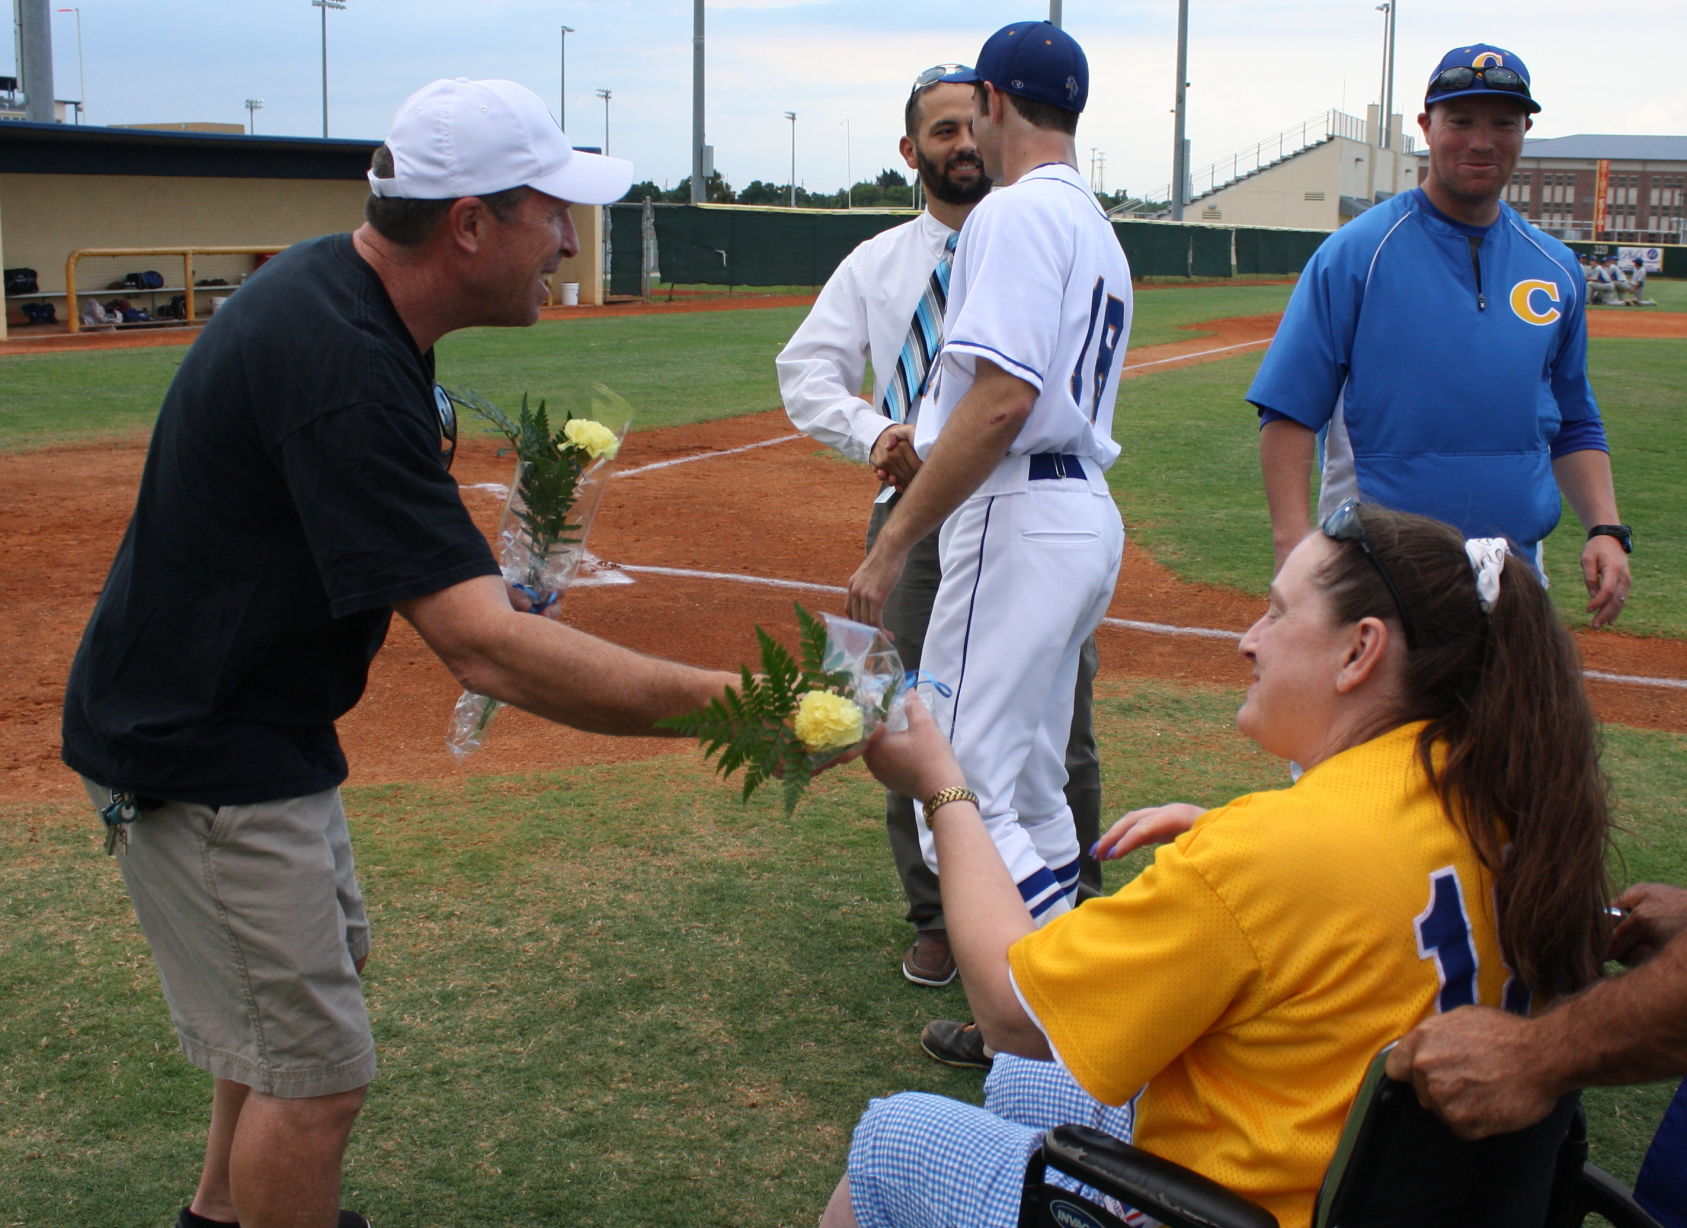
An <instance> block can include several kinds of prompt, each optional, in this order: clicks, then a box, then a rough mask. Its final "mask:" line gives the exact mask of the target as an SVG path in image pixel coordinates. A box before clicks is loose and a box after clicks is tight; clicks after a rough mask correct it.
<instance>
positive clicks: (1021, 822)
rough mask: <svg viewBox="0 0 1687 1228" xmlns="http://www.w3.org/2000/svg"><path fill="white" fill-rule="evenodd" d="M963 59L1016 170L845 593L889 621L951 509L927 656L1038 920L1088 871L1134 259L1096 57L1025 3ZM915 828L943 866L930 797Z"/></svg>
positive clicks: (981, 139)
mask: <svg viewBox="0 0 1687 1228" xmlns="http://www.w3.org/2000/svg"><path fill="white" fill-rule="evenodd" d="M952 79H953V80H955V81H960V82H969V83H974V112H973V133H974V137H975V139H976V140H977V142H978V148H979V152H980V154H981V155H982V156H983V159H984V166H985V170H986V171H987V172H988V173H989V174H990V176H991V178H993V179H995V180H996V182H997V183H998V184H1005V185H1009V186H1006V187H1004V188H1002V189H1000V190H998V191H996V192H995V193H993V194H992V195H991V196H990V197H988V198H987V199H985V200H984V201H982V202H981V203H980V204H979V205H978V206H977V207H976V208H974V209H973V211H972V213H971V215H970V216H969V217H968V218H967V221H966V224H965V226H964V227H963V228H962V230H961V238H960V242H959V245H958V246H957V248H956V253H955V263H954V270H953V274H952V276H951V280H950V286H949V297H948V308H947V311H946V314H945V316H944V322H943V337H944V340H943V346H942V349H941V351H940V352H939V355H938V359H937V362H936V364H935V366H934V369H933V374H932V378H931V380H930V382H929V384H928V387H927V392H926V394H925V397H924V398H923V400H922V401H921V403H920V406H919V410H918V413H917V416H916V426H915V434H914V449H915V451H916V453H917V454H918V455H919V456H920V457H921V459H922V462H923V463H922V466H921V469H920V476H919V480H918V481H917V482H914V483H913V484H911V485H910V486H909V487H908V490H907V491H906V493H905V494H904V495H903V496H902V498H901V499H900V500H899V502H898V504H897V507H896V510H895V511H894V512H892V513H891V515H890V517H889V518H888V519H887V520H886V522H885V525H884V527H883V529H882V530H881V531H880V533H879V536H878V540H877V541H876V542H875V543H874V546H873V549H872V550H871V551H870V552H869V554H868V556H867V559H866V561H865V562H863V563H862V565H861V567H860V568H859V569H858V570H857V571H856V573H855V575H854V576H852V577H851V579H850V583H849V598H848V610H849V614H850V617H852V618H856V619H859V620H861V621H864V622H872V623H877V622H879V620H880V617H881V614H882V612H883V609H884V604H885V599H886V597H887V595H888V594H889V593H890V591H891V590H892V588H893V587H894V586H895V584H896V582H897V579H898V577H899V576H900V574H901V572H902V569H903V565H904V561H905V559H906V558H907V555H908V551H909V550H910V549H911V548H912V547H913V545H914V544H915V543H916V542H918V541H919V540H920V539H921V538H922V537H924V536H925V535H926V534H927V533H929V532H931V531H932V530H933V529H935V528H937V527H938V526H939V525H941V526H942V531H941V534H940V537H939V549H940V554H941V559H942V580H941V583H940V584H939V586H938V591H937V596H936V600H935V603H934V605H933V609H932V616H931V624H930V627H929V629H928V632H927V636H926V643H925V650H924V658H923V667H924V669H925V670H926V671H927V672H929V673H931V674H932V675H934V676H935V677H937V678H939V679H941V680H943V681H944V682H946V683H948V684H949V685H950V686H951V687H953V689H954V712H953V718H952V722H951V727H950V729H949V731H948V732H949V736H950V740H951V741H952V742H953V744H954V746H955V752H956V755H957V758H958V759H959V761H960V764H961V766H962V768H963V770H964V771H965V773H966V776H967V780H968V782H969V783H970V785H971V786H972V788H973V789H974V790H976V791H977V793H978V796H979V809H980V811H981V813H982V814H983V815H984V817H985V821H986V823H987V825H988V826H989V828H990V831H991V834H992V836H993V837H994V839H995V842H996V846H997V848H998V850H999V851H1000V853H1001V855H1002V859H1003V860H1004V862H1006V864H1007V867H1008V870H1009V872H1010V873H1011V874H1012V875H1013V878H1014V881H1015V882H1016V883H1017V884H1018V886H1019V891H1020V894H1021V895H1022V896H1023V897H1024V899H1025V901H1026V904H1027V906H1028V908H1029V909H1030V910H1031V913H1032V915H1033V916H1034V917H1036V918H1037V920H1038V921H1039V923H1040V922H1043V921H1047V920H1049V919H1051V918H1053V917H1054V916H1056V915H1058V914H1060V913H1062V912H1064V911H1066V910H1067V909H1068V908H1069V907H1070V906H1071V902H1072V898H1073V895H1074V893H1075V891H1076V887H1077V881H1078V844H1077V840H1076V837H1075V834H1074V830H1073V823H1072V812H1071V810H1070V809H1069V808H1068V806H1067V804H1066V801H1065V798H1064V797H1063V796H1062V786H1063V785H1064V784H1065V782H1066V770H1065V767H1064V763H1063V759H1064V751H1065V747H1066V741H1067V733H1068V729H1069V727H1070V724H1071V718H1072V694H1073V684H1074V680H1075V678H1076V675H1077V670H1078V655H1079V650H1080V648H1081V646H1082V644H1083V642H1084V640H1085V638H1087V637H1088V636H1089V635H1090V634H1091V633H1092V632H1093V631H1094V630H1095V628H1096V626H1097V625H1098V624H1099V623H1100V621H1101V617H1102V615H1103V613H1104V612H1105V611H1106V608H1107V603H1108V601H1109V599H1110V598H1111V597H1112V593H1113V586H1114V583H1115V581H1116V580H1117V578H1118V571H1119V563H1120V560H1121V558H1122V556H1123V553H1124V526H1123V524H1122V523H1121V521H1120V519H1119V512H1118V509H1117V507H1116V506H1115V505H1114V503H1113V499H1112V496H1111V495H1110V494H1109V492H1108V489H1107V484H1106V480H1105V477H1104V471H1105V469H1106V468H1107V466H1109V465H1110V464H1112V462H1113V460H1114V459H1115V458H1116V457H1117V456H1118V454H1119V448H1118V445H1117V444H1115V443H1114V442H1113V438H1112V422H1113V402H1114V399H1115V397H1116V395H1117V392H1118V382H1119V373H1120V370H1121V368H1122V366H1123V359H1124V353H1125V340H1126V337H1127V336H1128V335H1129V331H1130V316H1131V283H1130V267H1129V265H1128V264H1127V263H1126V261H1125V256H1124V253H1123V252H1122V251H1121V250H1120V248H1119V244H1118V240H1117V239H1116V238H1115V237H1114V234H1113V230H1112V227H1111V225H1110V224H1109V223H1108V221H1107V219H1106V215H1105V213H1104V212H1103V211H1102V209H1101V208H1100V206H1099V205H1098V204H1097V203H1096V200H1095V197H1094V195H1093V194H1092V193H1091V192H1090V190H1089V187H1088V186H1087V185H1086V184H1085V182H1084V180H1083V177H1082V176H1081V175H1080V174H1079V173H1078V170H1077V149H1076V143H1075V140H1074V134H1075V131H1076V127H1077V117H1078V114H1079V113H1080V112H1081V111H1082V110H1083V107H1084V102H1085V100H1086V98H1087V96H1088V92H1089V70H1088V65H1087V63H1086V61H1085V58H1084V53H1083V50H1082V49H1081V48H1080V47H1079V46H1078V44H1077V43H1076V42H1075V41H1073V39H1072V38H1071V36H1070V35H1068V34H1066V33H1065V32H1064V31H1062V30H1061V29H1059V27H1057V26H1054V25H1051V24H1049V23H1048V22H1016V23H1014V24H1013V25H1009V26H1005V27H1003V28H1002V29H1001V30H998V31H997V32H996V33H995V34H993V35H992V36H991V37H990V38H989V40H988V41H986V43H985V44H984V47H983V50H982V51H981V52H980V54H979V59H978V67H977V68H976V69H975V70H974V71H972V72H965V71H963V72H959V73H956V74H953V76H952ZM921 828H922V830H921V835H922V847H923V849H924V851H925V855H926V860H927V863H928V864H933V868H935V869H939V871H940V870H941V868H940V867H937V866H935V864H934V862H935V858H934V854H933V850H932V845H931V840H930V833H929V832H928V831H926V830H925V829H924V823H923V818H922V823H921ZM955 941H956V942H957V944H964V943H965V941H966V939H965V937H964V936H956V937H955Z"/></svg>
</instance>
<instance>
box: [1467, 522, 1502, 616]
mask: <svg viewBox="0 0 1687 1228" xmlns="http://www.w3.org/2000/svg"><path fill="white" fill-rule="evenodd" d="M1464 552H1465V555H1466V557H1468V558H1469V559H1470V571H1471V574H1472V575H1473V576H1475V577H1476V600H1477V602H1478V603H1479V604H1480V605H1481V607H1482V613H1484V614H1491V613H1493V610H1494V602H1496V601H1498V600H1499V597H1500V572H1501V571H1503V570H1504V569H1505V556H1506V552H1507V547H1506V542H1505V538H1503V537H1472V538H1470V539H1468V540H1467V541H1466V542H1465V543H1464Z"/></svg>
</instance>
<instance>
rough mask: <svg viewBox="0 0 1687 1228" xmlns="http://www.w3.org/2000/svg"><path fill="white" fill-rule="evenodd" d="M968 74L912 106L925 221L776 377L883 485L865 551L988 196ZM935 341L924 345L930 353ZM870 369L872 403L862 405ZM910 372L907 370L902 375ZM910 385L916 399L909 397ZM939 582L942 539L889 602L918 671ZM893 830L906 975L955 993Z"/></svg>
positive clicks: (853, 286)
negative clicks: (964, 232) (967, 242)
mask: <svg viewBox="0 0 1687 1228" xmlns="http://www.w3.org/2000/svg"><path fill="white" fill-rule="evenodd" d="M965 67H966V66H965V65H961V64H939V65H936V66H934V67H932V68H928V69H926V70H925V71H924V72H922V73H920V74H919V75H918V76H917V77H916V78H915V79H914V83H913V86H912V88H911V89H910V91H909V94H908V99H907V102H906V104H905V105H904V135H903V137H902V140H901V142H900V152H901V154H902V158H903V161H904V162H906V163H907V165H908V166H909V167H910V168H912V169H913V170H914V171H915V172H916V173H917V174H918V175H919V177H920V182H921V184H922V186H923V187H924V189H925V194H926V210H925V212H923V213H921V214H920V216H919V217H917V218H915V219H914V220H913V221H910V222H904V223H902V224H901V225H898V226H893V227H890V228H889V229H887V230H883V231H881V232H879V233H878V234H876V235H874V236H873V237H872V238H870V239H867V240H866V241H864V242H863V243H861V244H860V245H859V246H857V247H856V248H855V250H854V251H852V252H850V254H849V255H848V256H847V257H845V258H844V261H843V263H842V264H840V265H839V266H838V268H837V270H836V272H834V273H833V274H832V276H831V278H830V279H829V280H828V281H827V283H826V285H825V288H824V289H822V290H821V292H820V296H819V298H818V299H817V300H816V302H815V304H814V308H813V310H812V311H811V312H809V314H808V317H807V318H806V319H805V320H804V321H803V323H802V325H801V327H799V328H798V329H797V331H796V332H795V333H794V334H793V335H792V337H791V340H790V342H789V343H788V344H787V345H786V346H785V348H784V350H783V351H782V352H781V353H780V355H779V359H778V362H777V364H776V365H777V367H778V372H779V391H780V394H781V396H782V398H783V401H784V406H785V412H786V414H787V415H789V417H790V419H791V422H792V424H793V425H795V426H796V427H797V428H798V429H799V430H802V431H803V432H805V433H807V434H808V435H810V436H812V437H813V438H815V439H816V440H818V441H820V442H821V443H824V444H827V445H828V446H830V447H833V448H836V449H837V450H838V451H839V452H841V453H842V454H843V455H845V456H847V457H849V458H850V459H852V460H856V461H861V462H864V463H866V464H870V465H871V466H872V467H873V469H874V471H875V472H876V473H877V475H878V477H879V480H880V481H881V482H883V483H884V486H883V488H882V489H881V490H880V492H879V496H878V498H877V499H876V500H875V501H874V504H873V510H872V517H871V520H870V521H869V524H868V530H867V548H868V549H869V550H871V549H872V547H873V543H874V541H875V540H877V538H878V533H879V530H880V529H881V528H882V527H883V525H884V522H885V520H886V519H888V518H889V516H890V514H891V512H892V511H894V510H895V507H896V503H897V500H898V498H899V495H900V492H901V490H902V489H903V488H904V487H905V486H906V485H907V484H908V482H909V481H911V480H912V478H913V475H914V473H915V472H916V471H917V470H918V467H919V463H920V462H919V457H918V456H917V455H916V454H915V452H914V447H913V435H914V425H913V419H912V416H911V413H910V410H911V409H912V408H913V404H912V403H913V402H917V399H918V395H919V388H918V384H919V382H920V377H921V376H922V375H923V374H924V373H925V371H926V370H927V369H928V365H929V361H930V357H931V349H926V350H924V352H922V353H920V354H919V355H918V356H917V358H916V357H914V356H913V355H912V354H911V348H910V347H911V346H913V345H914V344H915V340H914V339H913V334H914V331H915V330H917V329H921V328H924V327H925V326H926V325H927V324H929V325H930V326H931V333H932V334H934V333H935V332H936V330H937V329H938V328H940V327H941V324H942V314H943V312H942V308H941V307H940V306H938V307H936V317H935V318H934V319H933V318H927V317H922V315H921V313H925V312H929V310H930V309H931V308H930V306H929V305H928V303H927V301H926V296H927V295H928V294H929V293H930V290H929V287H930V285H931V283H932V279H933V278H934V276H939V275H941V277H942V279H943V280H944V281H946V279H947V275H948V271H949V270H948V262H949V261H950V260H951V258H952V252H953V250H954V247H955V244H956V241H957V239H958V237H959V232H960V228H961V224H962V223H963V222H965V221H966V218H967V215H968V214H969V213H971V212H972V208H973V206H974V205H976V204H977V203H978V202H979V201H981V200H983V199H984V197H985V196H986V195H988V194H989V191H990V186H991V184H990V179H989V177H988V176H987V175H986V174H985V173H984V164H983V162H982V161H981V160H980V159H979V156H978V146H977V144H976V142H974V140H973V136H972V110H973V107H972V92H973V91H972V86H971V85H970V84H960V83H954V82H945V81H944V80H943V78H944V77H945V76H947V75H949V74H952V73H956V72H959V71H962V70H963V69H964V68H965ZM940 266H942V267H941V268H940ZM911 322H913V323H912V325H911ZM936 339H937V338H935V337H934V336H932V335H931V334H927V335H925V336H923V337H920V338H918V339H917V340H918V341H919V342H921V343H923V344H924V345H928V346H929V345H930V344H931V342H933V341H935V340H936ZM932 348H935V347H934V346H933V347H932ZM869 358H870V359H871V361H872V371H873V387H872V391H871V394H870V399H869V398H864V397H863V396H862V395H861V391H860V390H861V385H862V379H863V377H864V375H865V372H866V369H867V363H868V360H869ZM900 364H909V369H908V370H907V371H906V372H904V373H903V374H901V375H899V373H898V372H899V365H900ZM899 379H900V381H901V387H900V388H898V387H897V382H898V380H899ZM910 382H911V383H913V384H914V385H915V386H914V387H913V388H912V389H911V390H910V389H909V388H908V385H909V383H910ZM910 392H911V394H912V395H911V396H909V393H910ZM939 574H940V568H939V563H938V551H937V534H936V533H935V532H932V533H929V534H927V535H926V536H925V537H924V538H922V539H921V540H920V541H919V542H918V543H917V544H916V545H915V546H914V548H913V549H912V550H911V551H909V554H908V559H907V564H906V566H905V567H904V569H903V572H902V576H901V579H900V580H899V581H898V582H897V585H896V587H895V588H894V589H893V590H892V591H891V593H890V596H889V597H888V598H887V600H886V602H885V607H884V612H883V615H882V617H883V620H884V626H885V628H886V629H887V630H888V631H890V633H891V634H892V635H893V636H894V637H895V640H896V646H897V649H898V651H899V652H900V653H901V654H902V659H903V662H904V663H905V664H906V665H907V666H908V667H909V668H910V669H916V668H918V667H919V666H920V663H921V650H922V647H923V645H924V642H925V633H926V625H927V622H928V621H929V619H930V617H931V604H932V599H933V597H934V596H935V595H936V592H937V582H938V577H939ZM1094 675H1095V645H1094V642H1093V641H1089V642H1087V643H1086V645H1085V650H1084V653H1083V656H1082V658H1081V663H1080V666H1079V671H1078V683H1077V695H1076V697H1075V701H1074V715H1073V720H1072V734H1071V738H1070V740H1069V742H1068V745H1067V751H1066V768H1067V773H1068V777H1069V779H1068V782H1067V786H1066V797H1067V801H1068V803H1069V804H1070V805H1071V807H1072V811H1073V816H1074V819H1075V821H1076V824H1077V829H1078V841H1079V844H1080V846H1081V847H1084V848H1088V847H1089V846H1090V845H1092V844H1093V843H1094V842H1095V841H1096V840H1097V839H1098V838H1099V837H1100V834H1101V832H1100V817H1101V771H1100V763H1099V760H1098V759H1097V756H1096V754H1095V737H1094V733H1093V731H1092V728H1091V722H1090V711H1089V710H1090V691H1091V683H1092V681H1093V679H1094ZM885 822H886V830H887V834H888V835H889V839H890V846H891V854H892V858H893V859H894V861H895V864H896V873H897V877H898V879H899V880H900V881H901V883H902V890H903V894H904V895H905V896H906V897H907V900H908V911H907V919H908V921H909V922H910V923H911V924H912V925H913V926H914V927H915V936H914V941H913V943H912V945H910V946H909V947H908V949H907V951H906V952H904V954H903V956H902V974H903V975H904V976H905V977H906V978H907V979H908V980H909V981H911V982H913V983H914V984H916V985H933V986H935V985H946V984H948V983H949V982H950V981H951V980H953V979H954V977H955V960H954V955H953V952H952V951H951V948H950V943H949V936H948V930H947V928H946V927H945V925H944V922H943V905H942V901H941V899H940V897H939V894H938V886H937V876H936V875H935V874H933V873H932V872H931V870H930V868H929V867H928V866H927V865H926V863H925V858H924V855H923V854H922V852H921V848H920V837H919V829H918V825H917V821H916V819H915V817H914V803H913V800H912V799H910V798H906V797H902V796H899V795H897V794H895V793H889V794H887V795H886V804H885ZM1081 877H1082V879H1083V882H1084V883H1085V884H1086V885H1087V886H1088V887H1092V888H1093V889H1094V890H1096V891H1099V890H1100V887H1101V876H1100V867H1099V865H1098V864H1097V863H1095V862H1094V861H1093V859H1090V858H1085V859H1084V872H1083V874H1082V876H1081Z"/></svg>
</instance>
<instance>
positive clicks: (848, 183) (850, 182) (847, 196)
mask: <svg viewBox="0 0 1687 1228" xmlns="http://www.w3.org/2000/svg"><path fill="white" fill-rule="evenodd" d="M843 126H844V208H845V209H853V208H855V171H854V170H853V169H852V167H851V163H853V162H854V161H855V157H854V151H853V150H852V149H851V147H850V140H849V116H847V115H846V116H844V122H843Z"/></svg>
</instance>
